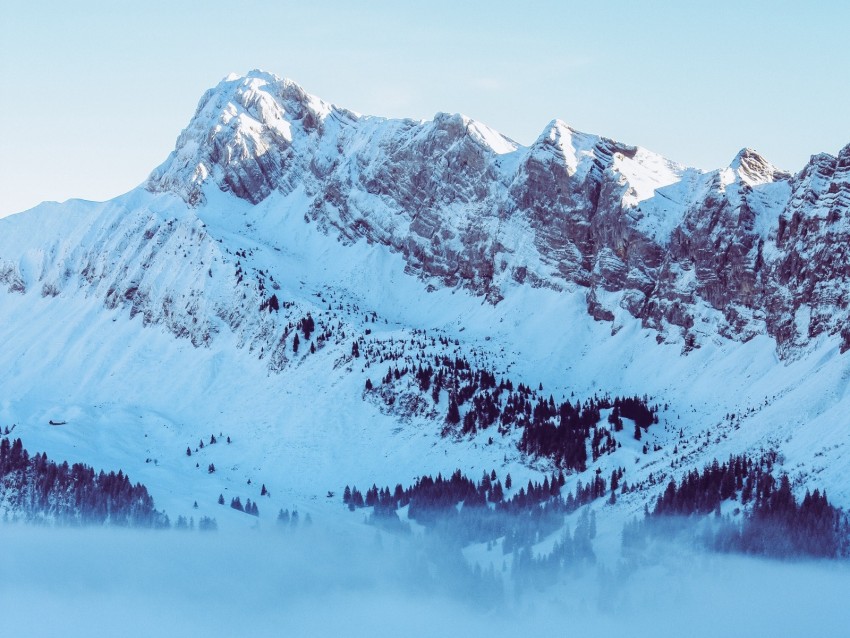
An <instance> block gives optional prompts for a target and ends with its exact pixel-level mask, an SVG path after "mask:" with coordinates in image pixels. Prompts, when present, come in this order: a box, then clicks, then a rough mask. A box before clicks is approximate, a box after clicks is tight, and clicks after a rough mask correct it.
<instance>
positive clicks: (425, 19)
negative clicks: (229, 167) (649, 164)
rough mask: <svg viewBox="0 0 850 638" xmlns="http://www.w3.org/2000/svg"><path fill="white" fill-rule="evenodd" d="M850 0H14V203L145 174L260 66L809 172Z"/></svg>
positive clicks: (841, 66)
mask: <svg viewBox="0 0 850 638" xmlns="http://www.w3.org/2000/svg"><path fill="white" fill-rule="evenodd" d="M308 4H310V6H307V5H308ZM522 5H528V6H522ZM845 7H848V5H847V4H846V3H840V2H822V3H818V2H810V3H804V2H799V1H796V2H780V1H774V2H746V3H745V2H731V1H730V2H721V1H715V2H699V3H697V2H681V3H680V2H639V1H632V2H628V1H618V0H608V1H600V2H588V1H587V0H585V1H583V2H576V3H574V2H527V3H518V2H498V1H494V0H491V1H490V2H464V1H461V0H453V1H444V0H437V1H432V2H427V3H425V2H415V3H414V2H399V1H390V0H379V1H375V2H351V1H349V2H336V1H329V2H323V3H321V4H319V3H315V4H312V3H306V2H303V1H301V2H282V1H277V2H261V1H259V0H245V1H241V2H237V1H231V2H221V1H219V0H206V1H203V2H200V1H198V2H196V1H185V2H178V1H177V0H172V1H171V2H163V1H160V0H148V1H146V2H141V1H139V0H135V1H133V2H123V1H121V0H108V1H106V0H104V1H89V0H79V1H76V2H67V1H63V2H35V1H28V2H19V1H17V0H6V2H4V6H3V9H2V13H0V72H2V84H0V86H2V89H0V91H2V94H0V97H2V100H3V104H6V110H5V113H4V118H3V119H4V129H3V130H4V132H3V137H2V140H3V141H2V148H0V151H2V152H0V215H3V214H8V213H11V212H15V211H18V210H22V209H24V208H27V207H30V206H32V205H34V204H36V203H37V202H39V201H41V200H45V199H58V200H63V199H66V198H69V197H82V198H86V199H105V198H109V197H112V196H115V195H117V194H120V193H122V192H124V191H126V190H129V189H130V188H132V187H133V186H135V185H137V184H139V183H140V182H142V181H143V180H144V179H145V177H146V176H147V174H148V173H149V172H150V170H151V169H153V168H154V167H155V166H156V165H157V164H159V163H160V162H161V161H163V160H164V159H165V157H166V156H167V155H168V153H169V152H170V151H171V149H172V147H173V145H174V141H175V139H176V137H177V135H178V133H179V132H180V130H181V129H182V128H183V127H184V126H185V125H186V124H187V123H188V121H189V118H190V117H191V115H192V113H193V111H194V109H195V106H196V104H197V101H198V99H199V98H200V96H201V95H202V93H203V92H204V91H205V90H206V89H207V88H208V87H210V86H212V85H214V84H215V83H217V82H218V81H219V80H220V79H221V78H222V77H224V76H225V75H227V74H228V73H229V72H231V71H235V72H237V73H244V72H246V71H248V70H249V69H252V68H263V69H266V70H269V71H273V72H275V73H277V74H278V75H283V76H286V77H290V78H292V79H294V80H296V81H297V82H299V83H300V84H301V85H302V86H304V88H305V89H307V90H308V91H309V92H311V93H314V94H316V95H319V96H320V97H322V98H324V99H326V100H330V101H332V102H335V103H337V104H340V105H342V106H346V107H348V108H351V109H354V110H356V111H360V112H363V113H369V114H375V115H385V116H391V117H405V116H406V117H416V118H430V117H432V116H433V114H434V113H435V112H437V111H450V112H462V113H465V114H467V115H469V116H471V117H473V118H475V119H478V120H481V121H483V122H485V123H487V124H489V125H490V126H493V127H494V128H496V129H498V130H500V131H501V132H503V133H504V134H506V135H508V136H510V137H513V138H514V139H516V140H517V141H519V142H522V143H525V144H528V143H530V142H531V141H533V140H534V138H535V137H536V136H537V134H538V133H539V132H540V131H541V130H542V129H543V127H544V126H545V125H546V123H547V122H548V121H549V120H551V119H553V118H556V117H558V118H561V119H563V120H565V121H566V122H568V123H569V124H571V125H572V126H574V127H576V128H578V129H581V130H585V131H589V132H593V133H597V134H600V135H606V136H609V137H614V138H616V139H619V140H621V141H623V142H627V143H632V144H639V145H641V146H645V147H647V148H650V149H652V150H654V151H657V152H659V153H662V154H664V155H666V156H668V157H670V158H671V159H674V160H676V161H679V162H682V163H684V164H689V165H693V166H698V167H701V168H717V167H719V166H722V165H726V164H728V162H729V161H730V160H731V159H732V157H733V156H734V155H735V153H736V152H737V151H738V150H739V149H740V148H741V147H744V146H749V147H753V148H755V149H757V150H758V151H760V152H761V153H762V154H764V155H765V156H767V157H768V159H770V160H771V161H773V162H774V163H776V164H778V165H779V166H781V167H784V168H787V169H789V170H795V171H796V170H798V169H800V168H801V167H802V166H803V164H804V163H805V162H806V160H807V159H808V157H809V156H810V155H811V154H813V153H816V152H820V151H826V152H830V153H835V152H837V151H838V149H839V148H841V147H842V146H844V145H845V144H847V143H850V117H848V113H850V108H848V105H850V47H848V46H847V29H848V25H850V9H848V8H845Z"/></svg>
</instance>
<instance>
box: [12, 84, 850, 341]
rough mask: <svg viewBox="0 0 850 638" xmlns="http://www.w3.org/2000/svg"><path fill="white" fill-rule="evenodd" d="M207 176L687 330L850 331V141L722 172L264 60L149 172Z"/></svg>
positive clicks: (214, 94) (755, 159) (554, 126)
mask: <svg viewBox="0 0 850 638" xmlns="http://www.w3.org/2000/svg"><path fill="white" fill-rule="evenodd" d="M207 185H214V186H215V187H218V188H219V189H221V190H224V191H227V192H231V193H233V194H234V195H236V196H237V197H240V198H242V199H244V200H247V201H249V202H252V203H255V204H256V203H259V202H261V201H264V200H266V199H267V198H269V197H275V196H284V197H285V196H287V195H292V194H299V198H296V199H297V201H298V202H300V203H299V204H297V205H299V206H301V207H302V208H303V210H299V211H293V210H292V206H296V204H291V203H290V204H289V209H288V210H287V211H286V213H285V214H296V213H297V214H303V215H304V216H305V218H306V219H309V220H311V221H314V222H317V223H318V224H319V226H320V227H321V228H322V229H324V230H325V232H333V233H338V234H339V236H340V237H341V238H343V239H344V240H346V241H356V240H358V239H360V238H365V239H367V240H368V241H370V242H380V243H382V244H385V245H387V246H390V247H392V248H393V249H394V250H396V251H398V252H400V253H402V254H403V255H404V257H405V259H406V261H407V264H408V267H409V269H410V270H411V271H412V272H415V273H417V274H419V275H420V276H421V277H423V278H426V279H430V280H433V281H434V282H435V283H439V284H441V285H445V286H464V287H466V288H468V289H470V290H472V291H474V292H475V293H477V294H481V295H485V296H486V297H487V298H488V299H489V300H490V301H491V302H494V303H497V302H498V301H499V299H501V298H502V296H503V295H504V294H505V293H506V292H507V289H508V288H509V287H511V286H514V285H518V284H520V285H532V286H547V287H551V288H554V289H565V288H569V289H576V288H577V287H584V288H587V290H588V309H589V311H590V313H591V314H592V315H593V316H594V317H595V318H596V319H598V320H602V321H610V320H614V318H615V315H616V314H617V312H619V310H618V306H619V307H621V308H624V309H625V310H627V311H628V312H629V313H631V314H632V315H634V316H635V317H638V318H641V319H642V320H643V322H644V323H645V325H647V326H651V327H654V328H656V329H657V330H659V332H660V333H662V334H665V335H666V334H667V333H672V335H673V336H675V335H676V334H681V335H682V336H683V337H684V339H685V342H686V344H689V347H693V346H698V345H699V341H700V339H701V338H704V337H705V336H707V335H712V334H715V333H720V334H722V335H724V336H728V337H732V338H736V339H741V340H746V339H749V338H751V337H752V336H754V335H755V334H759V333H762V332H765V331H766V332H768V333H769V334H770V335H772V336H773V337H775V338H776V340H777V344H778V349H779V352H780V354H783V355H785V354H789V353H792V352H793V351H795V350H796V349H797V348H799V347H801V346H804V345H805V344H806V343H808V342H809V340H811V339H812V338H814V337H817V336H818V335H820V334H822V333H827V334H839V333H840V334H842V335H843V336H844V338H845V346H850V322H848V312H847V283H848V282H847V278H848V266H847V264H848V254H847V253H848V240H850V222H848V215H850V146H848V147H846V148H845V149H844V150H842V151H841V153H840V154H839V156H838V157H837V158H836V157H831V156H829V155H818V156H815V157H813V158H812V159H811V161H810V162H809V164H808V165H807V166H806V167H805V168H804V169H803V170H802V171H801V172H800V173H799V174H797V175H794V176H792V175H790V174H788V173H785V172H783V171H780V170H778V169H776V168H775V167H774V166H772V165H771V164H770V163H769V162H768V161H766V160H765V159H764V158H762V157H761V156H759V155H758V154H757V153H755V152H754V151H751V150H749V149H745V150H743V151H741V152H740V153H739V154H738V155H737V156H736V157H735V158H734V160H733V161H732V163H731V164H730V166H729V167H727V168H725V169H722V170H717V171H712V172H708V173H704V172H702V171H698V170H695V169H688V168H684V167H681V166H678V165H676V164H673V163H672V162H669V161H667V160H665V159H664V158H662V157H659V156H658V155H655V154H653V153H650V152H648V151H646V150H645V149H641V148H636V147H631V146H626V145H623V144H620V143H617V142H614V141H612V140H608V139H605V138H601V137H597V136H594V135H588V134H584V133H580V132H578V131H575V130H573V129H571V128H570V127H569V126H567V125H566V124H564V123H563V122H560V121H553V122H552V123H550V124H549V125H548V126H547V127H546V129H545V130H544V132H543V133H542V134H541V136H540V137H539V138H538V139H537V141H535V142H534V144H532V145H531V146H530V147H522V146H520V145H518V144H516V143H515V142H513V141H511V140H509V139H507V138H505V137H503V136H501V135H500V134H498V133H496V132H495V131H493V130H491V129H489V128H487V127H486V126H484V125H482V124H479V123H477V122H474V121H472V120H469V119H468V118H465V117H463V116H460V115H448V114H444V113H440V114H438V115H437V116H436V117H435V118H434V120H433V121H430V122H417V121H412V120H385V119H381V118H374V117H363V116H360V115H357V114H354V113H351V112H349V111H346V110H344V109H340V108H338V107H335V106H332V105H330V104H327V103H325V102H323V101H321V100H319V99H317V98H315V97H312V96H310V95H308V94H307V93H305V92H304V91H303V90H302V89H301V88H300V87H298V86H297V85H296V84H294V83H293V82H291V81H288V80H281V79H279V78H276V77H275V76H272V75H270V74H266V73H262V72H252V73H250V74H248V75H247V76H246V77H244V78H228V79H227V80H225V81H223V82H222V83H221V84H220V85H219V86H218V87H216V88H214V89H212V90H210V91H208V92H207V94H206V95H204V97H203V98H202V100H201V102H200V105H199V107H198V110H197V112H196V114H195V116H194V118H193V119H192V121H191V123H190V124H189V126H188V128H187V129H186V130H185V131H183V133H182V134H181V135H180V137H179V139H178V141H177V148H176V150H175V151H174V153H172V154H171V156H170V157H169V158H168V160H167V161H166V162H165V163H164V164H163V165H162V166H160V167H159V168H157V169H156V170H155V171H154V172H153V173H152V175H151V177H150V178H149V180H148V182H147V188H148V190H150V191H153V192H162V191H170V192H174V193H176V194H178V195H180V196H181V197H182V198H183V199H184V200H185V201H187V202H188V203H189V204H191V205H193V206H200V205H203V202H204V189H205V188H206V187H207ZM287 201H290V202H291V201H295V200H293V199H292V198H290V199H289V200H287ZM281 214H284V213H281ZM0 274H1V275H2V276H0V281H2V282H3V283H4V284H5V285H6V286H9V287H10V288H14V287H16V286H18V285H19V283H18V282H17V281H16V280H15V278H14V276H13V274H12V273H10V272H6V273H2V272H0Z"/></svg>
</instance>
